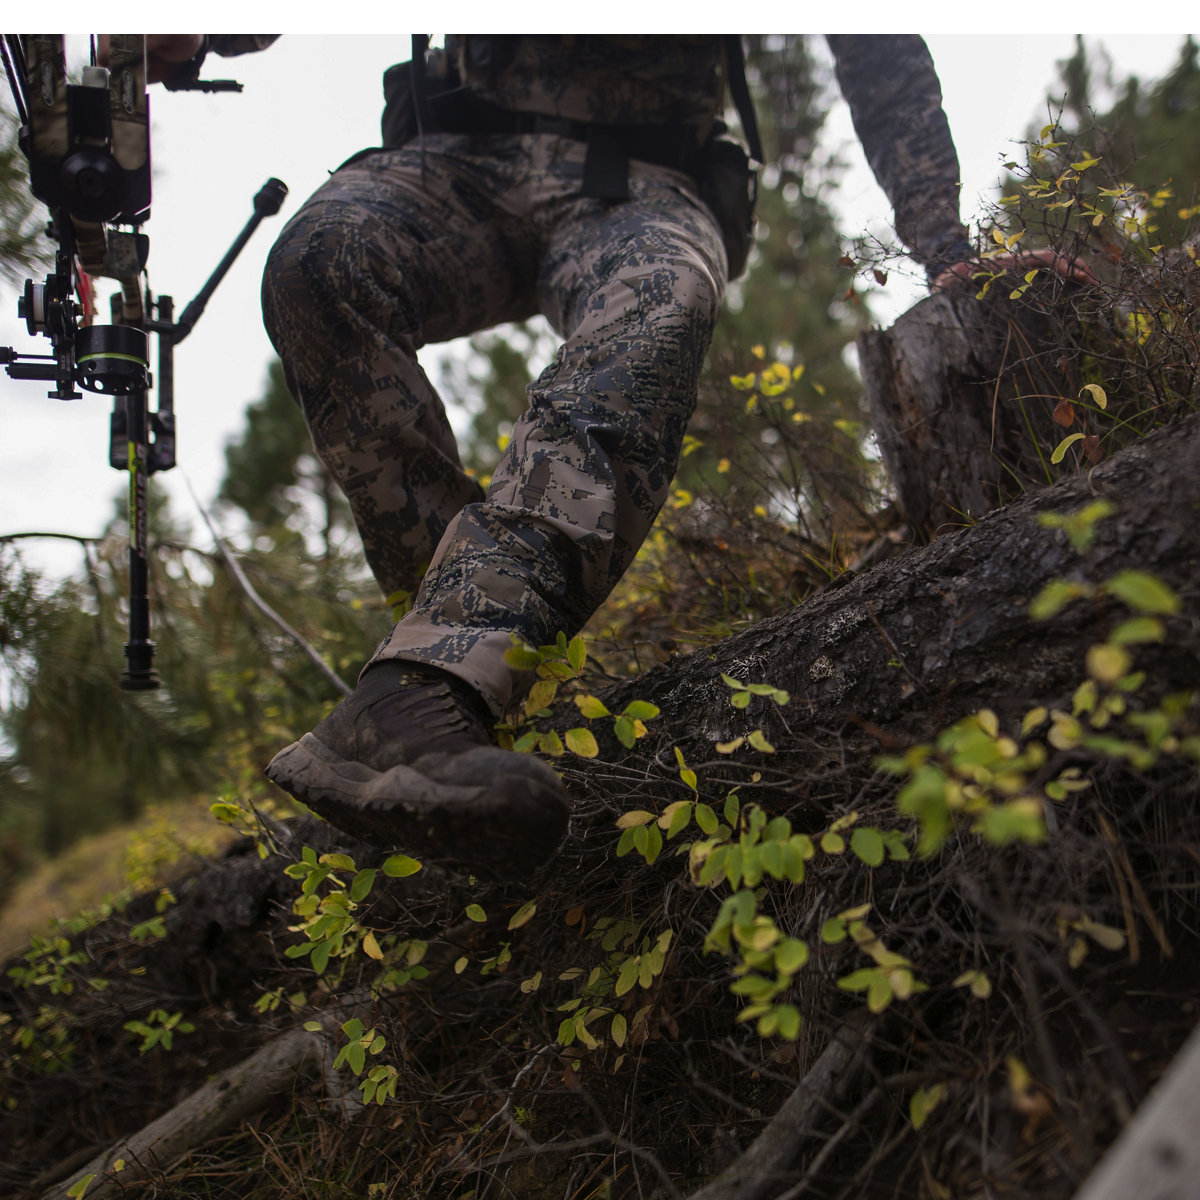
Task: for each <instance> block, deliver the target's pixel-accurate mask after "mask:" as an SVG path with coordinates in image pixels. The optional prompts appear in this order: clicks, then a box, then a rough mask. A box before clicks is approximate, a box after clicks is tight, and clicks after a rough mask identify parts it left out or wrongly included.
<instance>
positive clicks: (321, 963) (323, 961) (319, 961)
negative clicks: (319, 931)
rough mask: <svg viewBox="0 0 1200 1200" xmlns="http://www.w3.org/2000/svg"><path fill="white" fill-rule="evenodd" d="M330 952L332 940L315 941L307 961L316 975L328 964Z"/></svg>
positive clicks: (331, 951) (331, 950)
mask: <svg viewBox="0 0 1200 1200" xmlns="http://www.w3.org/2000/svg"><path fill="white" fill-rule="evenodd" d="M332 953H333V943H332V942H317V943H316V944H315V945H314V946H313V951H312V957H311V958H310V959H309V962H311V963H312V968H313V970H314V971H316V973H317V974H318V975H320V974H321V973H322V972H323V971H324V970H325V968H326V967H327V966H328V965H329V956H330V955H331V954H332Z"/></svg>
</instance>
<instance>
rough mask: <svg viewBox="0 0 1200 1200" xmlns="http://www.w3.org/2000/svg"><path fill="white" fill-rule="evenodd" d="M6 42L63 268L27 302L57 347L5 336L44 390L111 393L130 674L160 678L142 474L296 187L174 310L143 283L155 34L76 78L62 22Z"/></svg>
mask: <svg viewBox="0 0 1200 1200" xmlns="http://www.w3.org/2000/svg"><path fill="white" fill-rule="evenodd" d="M0 49H2V51H3V58H4V67H5V71H6V73H7V75H8V81H9V86H10V87H11V89H12V93H13V98H14V100H15V102H16V107H17V116H18V119H19V121H20V123H21V129H20V145H21V149H22V151H23V152H24V153H25V156H26V158H28V160H29V181H30V189H31V190H32V192H33V194H34V196H36V197H37V198H38V199H39V200H41V201H43V202H44V203H45V204H46V205H47V206H48V207H49V209H50V218H51V219H50V224H49V225H48V227H47V228H48V232H49V234H50V236H51V238H52V239H53V240H54V241H55V242H56V243H57V250H56V252H55V256H54V270H53V271H52V272H51V273H50V274H49V275H47V276H46V279H45V280H44V282H42V283H35V282H34V281H33V280H26V282H25V291H24V294H23V295H22V296H21V298H20V299H19V301H18V303H17V313H18V315H19V316H21V317H23V318H24V320H25V327H26V328H27V329H28V330H29V332H30V334H33V335H42V336H44V337H47V338H49V339H50V346H51V350H52V353H51V354H49V355H44V354H27V353H18V352H17V351H15V350H13V349H12V348H10V347H0V362H2V363H4V369H5V371H6V372H7V373H8V375H9V376H10V377H11V378H13V379H37V380H44V381H46V382H48V383H51V384H53V387H52V388H51V390H50V391H49V392H48V393H47V394H48V395H49V396H51V397H52V398H55V399H59V400H75V399H78V398H79V397H80V396H81V395H82V393H81V392H79V391H77V390H76V387H81V388H83V389H84V390H85V391H89V392H97V393H101V394H104V395H108V396H111V397H112V398H113V414H112V424H111V440H110V444H109V461H110V463H111V464H112V466H114V467H115V468H116V469H117V470H121V471H128V472H129V641H128V642H127V643H126V645H125V659H126V664H127V667H126V670H125V671H124V672H123V673H122V675H121V687H123V688H126V689H128V690H132V691H141V690H145V689H148V688H155V687H157V686H158V675H157V672H156V671H155V670H154V669H153V666H152V661H153V657H154V643H153V642H152V641H151V640H150V609H149V596H148V587H147V584H148V570H147V562H146V551H147V527H146V515H147V506H146V481H147V477H148V476H149V475H151V474H152V473H154V472H155V471H166V470H169V469H170V468H171V467H173V466H174V465H175V411H174V363H173V357H172V355H173V352H174V348H175V346H176V345H178V344H179V342H181V341H183V339H184V338H185V337H186V336H187V335H188V334H189V333H190V332H191V330H192V327H193V326H194V325H195V323H196V320H197V319H198V318H199V316H200V314H201V313H202V312H203V311H204V306H205V304H207V302H208V299H209V297H210V296H211V295H212V293H213V291H214V289H215V288H216V286H217V284H218V283H220V281H221V280H222V279H223V278H224V276H225V273H226V272H227V271H228V270H229V268H230V267H231V266H232V265H233V261H234V259H235V258H236V257H237V255H238V254H239V253H240V252H241V249H242V247H243V246H244V245H245V244H246V242H247V240H248V239H249V237H250V235H251V234H252V233H253V232H254V230H255V229H256V228H257V226H258V223H259V222H260V221H261V220H262V219H263V217H266V216H272V215H274V214H275V213H277V212H278V211H279V209H280V206H281V205H282V203H283V200H284V197H285V196H286V195H287V187H286V186H285V185H284V184H283V183H282V182H280V181H279V180H278V179H269V180H267V182H266V184H265V185H264V186H263V187H262V189H261V190H260V191H259V192H258V194H257V195H256V196H255V197H254V215H253V216H252V217H251V218H250V220H249V221H248V222H247V224H246V226H245V227H244V228H243V230H242V232H241V233H240V234H239V235H238V237H237V238H236V239H235V241H234V243H233V245H232V246H231V247H230V249H229V250H228V252H227V253H226V254H225V257H224V258H223V259H222V260H221V262H220V263H219V264H218V266H217V268H216V270H215V271H214V272H213V273H212V275H211V276H210V277H209V279H208V281H207V283H205V285H204V287H203V288H202V289H201V290H200V292H199V294H198V295H197V296H196V298H195V299H194V300H192V302H191V303H190V304H189V305H188V306H187V307H186V308H185V309H184V311H183V314H182V315H181V316H180V318H179V320H178V321H175V320H174V319H173V318H174V304H173V301H172V299H171V297H170V296H159V297H158V298H157V299H155V298H154V297H153V295H152V294H151V292H150V289H149V286H146V287H145V288H144V289H143V287H142V275H143V272H144V270H145V266H146V258H147V256H148V254H149V250H150V240H149V238H148V237H147V236H146V235H145V234H144V233H142V232H140V226H141V225H142V224H143V222H145V220H146V219H147V218H148V217H149V215H150V121H149V102H148V99H147V96H146V83H145V80H146V52H145V38H144V37H143V36H142V35H140V34H114V35H113V36H112V37H111V38H110V40H109V62H108V66H107V67H104V66H99V65H96V63H95V62H94V61H93V63H92V64H91V65H90V66H87V67H84V68H83V74H82V79H81V82H80V83H78V84H70V83H68V82H67V76H66V59H65V53H64V47H63V37H62V35H61V34H21V35H17V34H5V35H4V38H3V43H2V44H0ZM94 58H95V51H94V49H93V60H94ZM172 90H200V91H232V90H238V91H240V90H241V85H240V84H236V83H234V82H232V81H229V80H201V79H195V78H189V79H186V80H184V81H177V82H175V83H174V84H173V85H172ZM118 225H127V226H130V227H131V228H130V229H128V230H120V229H117V228H115V227H116V226H118ZM100 275H102V276H105V277H107V278H110V279H115V280H116V281H117V282H118V283H119V284H120V291H119V292H118V293H117V294H115V295H114V296H113V297H112V323H111V324H109V325H96V324H93V316H94V313H93V312H92V308H91V305H92V300H91V296H92V287H91V278H92V277H95V276H100ZM150 334H155V335H156V336H157V337H158V362H157V374H158V378H157V400H158V403H157V407H156V408H155V409H154V410H151V409H150V407H149V389H150V386H151V383H152V378H151V374H150V369H149V366H150V360H149V335H150Z"/></svg>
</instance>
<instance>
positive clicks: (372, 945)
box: [362, 929, 383, 962]
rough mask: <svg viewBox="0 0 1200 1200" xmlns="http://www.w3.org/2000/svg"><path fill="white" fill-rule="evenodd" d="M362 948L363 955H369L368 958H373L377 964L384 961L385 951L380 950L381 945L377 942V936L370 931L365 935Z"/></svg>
mask: <svg viewBox="0 0 1200 1200" xmlns="http://www.w3.org/2000/svg"><path fill="white" fill-rule="evenodd" d="M362 948H363V953H364V954H365V955H367V957H368V958H373V959H375V961H376V962H379V961H381V960H382V958H383V951H382V950H380V948H379V943H378V942H377V941H376V940H375V935H374V934H373V933H372V932H371V931H370V930H369V929H368V930H367V932H366V933H365V934H364V935H363V940H362Z"/></svg>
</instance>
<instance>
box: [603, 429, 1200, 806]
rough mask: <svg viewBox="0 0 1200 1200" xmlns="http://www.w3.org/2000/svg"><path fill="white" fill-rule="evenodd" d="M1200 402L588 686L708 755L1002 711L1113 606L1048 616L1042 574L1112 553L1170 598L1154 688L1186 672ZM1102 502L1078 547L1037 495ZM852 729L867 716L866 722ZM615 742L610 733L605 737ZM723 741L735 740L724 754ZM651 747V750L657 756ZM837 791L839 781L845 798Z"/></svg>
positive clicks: (1065, 575)
mask: <svg viewBox="0 0 1200 1200" xmlns="http://www.w3.org/2000/svg"><path fill="white" fill-rule="evenodd" d="M1198 455H1200V417H1191V418H1189V419H1187V420H1186V421H1184V422H1181V423H1180V424H1179V425H1177V426H1174V427H1172V428H1169V429H1164V430H1162V431H1160V432H1158V433H1155V434H1153V435H1151V436H1150V437H1147V438H1145V439H1143V440H1142V441H1140V442H1138V443H1136V444H1135V445H1134V446H1132V447H1130V448H1129V449H1127V450H1124V451H1122V452H1121V453H1120V454H1118V455H1115V456H1114V457H1113V458H1111V459H1109V460H1108V461H1106V462H1103V463H1101V464H1100V465H1099V466H1097V467H1095V468H1094V469H1093V470H1091V471H1089V472H1088V473H1087V474H1086V475H1084V474H1081V475H1076V476H1074V477H1072V478H1069V479H1067V480H1064V481H1063V482H1062V483H1059V484H1056V485H1054V486H1053V487H1049V488H1046V489H1043V490H1041V491H1039V492H1036V493H1031V494H1029V495H1027V496H1025V497H1023V498H1022V499H1020V500H1018V501H1015V502H1013V503H1012V504H1010V505H1008V506H1007V507H1005V508H1004V509H1002V510H1000V511H997V512H993V513H991V514H990V515H988V516H987V517H985V518H984V519H983V520H981V521H980V522H978V523H977V524H975V525H973V526H971V527H969V528H966V529H961V530H959V531H956V532H954V533H951V534H947V535H945V536H943V537H940V538H938V539H937V540H936V541H934V542H933V543H932V544H931V545H929V546H926V547H924V548H921V549H916V550H913V551H911V552H909V553H907V554H903V555H901V556H900V557H897V558H894V559H891V560H889V561H887V562H885V563H882V564H880V565H879V566H877V567H874V568H872V569H870V570H868V571H865V572H863V573H862V574H861V575H857V576H853V577H843V578H841V579H839V580H838V581H836V582H835V583H834V584H833V585H831V586H830V587H829V588H828V589H826V590H825V591H824V592H822V593H819V594H818V595H816V596H815V597H813V598H811V599H809V600H807V601H805V602H804V603H803V604H802V605H800V606H798V607H796V608H793V609H791V610H790V611H788V612H784V613H781V614H780V615H779V616H777V617H774V618H771V619H768V620H766V621H762V622H759V623H758V624H756V625H755V626H754V627H753V628H751V629H748V630H746V631H745V632H744V633H741V634H738V635H736V636H734V637H731V638H729V639H727V640H726V641H724V642H722V643H720V644H719V645H718V646H715V647H713V648H712V649H710V650H705V651H701V652H698V653H696V654H693V655H690V656H686V657H681V658H678V659H675V660H672V661H670V662H668V663H666V664H664V665H663V666H661V667H659V668H657V669H656V670H654V671H652V672H650V673H648V674H646V675H643V676H640V677H638V678H636V679H634V680H631V681H629V682H627V683H622V684H620V685H618V686H617V687H615V688H614V689H613V690H612V692H611V693H607V694H605V696H604V699H605V703H606V704H607V705H608V707H609V708H610V710H612V711H620V708H621V706H622V705H623V704H624V703H625V702H627V701H628V700H630V699H634V698H640V699H645V700H650V701H651V702H653V703H655V704H657V705H658V706H659V708H660V709H661V716H660V717H659V718H658V719H657V720H656V721H655V722H654V723H653V725H652V727H651V732H650V735H649V738H648V739H646V740H644V741H643V742H639V743H638V745H639V747H642V746H644V747H645V749H646V750H648V751H649V752H651V753H652V754H657V755H665V756H667V759H670V765H671V767H672V768H673V755H671V753H670V750H669V747H670V746H671V745H672V744H677V745H680V746H682V747H683V748H684V749H685V752H687V753H688V755H689V760H690V759H691V757H693V756H696V757H700V758H703V757H708V756H709V755H710V754H711V752H712V749H713V747H714V745H715V744H716V743H718V742H728V741H730V740H732V739H733V738H735V737H736V736H738V735H740V734H746V733H748V732H749V731H750V730H751V729H754V728H755V727H757V726H759V725H760V724H761V725H762V726H763V728H764V731H765V732H766V733H767V736H768V737H770V735H771V729H772V727H774V728H776V729H780V728H781V726H782V724H783V723H784V722H786V725H787V728H788V729H789V730H790V732H791V733H792V734H793V735H801V736H803V737H807V738H808V739H809V740H810V743H811V747H812V755H813V759H814V762H815V763H820V762H826V761H830V762H831V765H836V764H835V763H832V761H831V760H834V759H836V760H838V762H842V761H843V760H844V759H845V758H846V756H847V755H848V754H852V753H859V754H865V753H871V752H875V751H877V750H878V748H879V742H880V737H879V735H883V738H884V740H885V741H886V740H887V739H889V738H894V739H896V740H898V741H903V740H906V739H911V738H914V737H916V738H924V737H926V736H928V735H929V734H930V733H931V732H933V731H935V730H937V729H939V728H942V727H943V726H945V725H946V724H947V723H949V722H951V721H953V720H955V719H957V718H958V717H960V716H962V715H964V714H965V713H968V712H973V711H975V710H976V709H977V708H979V707H980V706H981V705H982V704H988V705H990V706H991V707H993V708H995V709H996V710H997V711H998V712H1000V714H1001V715H1002V716H1003V715H1013V714H1019V713H1023V712H1024V711H1026V710H1027V709H1028V707H1030V706H1031V705H1033V704H1038V703H1049V702H1054V701H1056V700H1061V699H1062V698H1063V696H1064V694H1069V691H1070V690H1072V689H1073V688H1074V686H1075V685H1077V684H1078V683H1079V682H1080V680H1081V678H1082V670H1083V666H1082V664H1083V659H1084V654H1085V652H1086V649H1087V647H1088V646H1090V645H1091V644H1092V643H1093V642H1096V641H1100V640H1103V638H1104V636H1105V634H1106V633H1107V631H1108V629H1109V628H1110V627H1111V626H1112V625H1113V624H1115V623H1117V622H1118V621H1120V620H1123V619H1124V618H1125V617H1126V616H1127V615H1128V610H1126V609H1125V607H1124V606H1123V605H1121V604H1119V603H1116V602H1115V601H1105V600H1103V599H1100V600H1096V601H1088V600H1079V601H1075V602H1074V603H1072V604H1071V605H1070V606H1069V607H1068V608H1066V609H1065V610H1064V611H1062V612H1061V613H1060V614H1059V615H1058V616H1057V617H1055V618H1054V619H1052V620H1049V621H1035V620H1033V619H1032V618H1031V617H1030V615H1029V602H1030V600H1032V599H1033V597H1035V596H1036V595H1037V593H1038V592H1039V591H1040V590H1041V589H1042V587H1044V586H1045V585H1046V584H1047V583H1049V582H1051V581H1052V580H1059V579H1067V580H1076V581H1081V582H1091V583H1093V584H1094V583H1099V582H1101V581H1103V580H1105V579H1107V578H1109V577H1111V576H1113V575H1115V574H1116V573H1117V572H1119V571H1122V570H1127V569H1137V570H1142V571H1149V572H1152V573H1154V574H1155V575H1157V576H1158V577H1159V578H1160V579H1161V580H1162V581H1163V582H1164V583H1166V584H1167V585H1168V586H1170V587H1171V588H1173V589H1174V590H1175V591H1176V592H1177V593H1178V594H1179V596H1180V597H1181V599H1182V601H1183V610H1182V613H1181V615H1179V616H1177V617H1175V618H1172V620H1171V621H1170V622H1169V633H1168V637H1167V640H1166V642H1165V643H1164V644H1163V645H1161V646H1150V647H1144V648H1139V653H1138V662H1139V665H1140V666H1142V667H1143V668H1144V669H1145V670H1147V671H1148V672H1149V673H1150V674H1151V676H1152V678H1153V679H1154V680H1155V687H1156V688H1158V689H1160V690H1161V691H1164V692H1165V691H1170V690H1175V689H1179V688H1191V687H1193V686H1194V685H1195V683H1196V681H1197V679H1198V678H1200V662H1198V658H1197V652H1198V648H1200V642H1198V639H1197V624H1196V621H1197V613H1198V611H1200V583H1198V575H1197V563H1198V561H1200V483H1198V482H1197V479H1196V474H1195V463H1196V461H1197V456H1198ZM1101 497H1102V498H1105V499H1107V500H1108V501H1110V502H1111V503H1112V505H1113V507H1114V512H1113V515H1112V516H1110V517H1108V518H1106V519H1104V520H1102V521H1100V522H1099V523H1098V524H1097V525H1096V526H1095V532H1096V538H1095V542H1094V544H1093V545H1092V546H1091V548H1090V549H1088V550H1087V551H1086V552H1085V553H1080V552H1078V551H1076V550H1075V549H1073V548H1072V546H1071V544H1070V541H1069V540H1068V538H1067V536H1066V535H1065V534H1064V533H1063V532H1062V531H1061V530H1058V529H1052V528H1047V527H1045V526H1043V525H1041V524H1040V523H1039V520H1038V518H1039V516H1041V515H1042V514H1046V513H1071V512H1075V511H1077V510H1079V509H1080V508H1082V507H1083V506H1085V505H1086V504H1088V503H1090V502H1091V501H1093V500H1096V499H1097V498H1101ZM722 674H727V675H729V676H731V677H733V678H735V679H737V680H738V681H740V682H741V683H757V682H764V681H765V682H769V683H771V684H773V685H774V686H776V687H779V688H783V689H785V690H787V691H788V692H789V693H790V694H791V696H792V703H791V704H790V705H789V706H788V707H787V708H786V709H782V710H779V711H775V710H773V708H772V706H771V705H770V704H769V703H768V702H765V701H757V700H756V701H754V702H752V703H751V705H750V706H749V707H748V708H746V709H741V710H739V709H735V708H732V707H731V706H730V704H729V696H730V690H729V687H728V686H727V685H726V684H725V683H724V682H723V681H722V678H721V676H722ZM866 731H870V733H869V736H866ZM615 750H616V748H615V747H614V753H615ZM734 758H735V759H736V758H737V755H735V756H734ZM667 759H664V764H665V765H666V761H667ZM845 798H846V797H845V795H844V792H843V795H842V796H841V797H839V799H845Z"/></svg>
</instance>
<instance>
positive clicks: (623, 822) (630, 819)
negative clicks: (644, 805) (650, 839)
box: [617, 808, 655, 829]
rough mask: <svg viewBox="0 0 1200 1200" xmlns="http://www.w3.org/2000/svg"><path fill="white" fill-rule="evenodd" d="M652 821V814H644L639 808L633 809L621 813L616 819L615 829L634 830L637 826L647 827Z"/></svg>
mask: <svg viewBox="0 0 1200 1200" xmlns="http://www.w3.org/2000/svg"><path fill="white" fill-rule="evenodd" d="M654 819H655V818H654V814H653V813H649V812H644V811H643V810H642V809H640V808H635V809H633V810H632V811H630V812H627V813H622V814H621V815H620V816H619V817H618V818H617V828H618V829H634V828H636V827H637V826H638V825H649V824H650V822H651V821H653V820H654Z"/></svg>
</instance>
